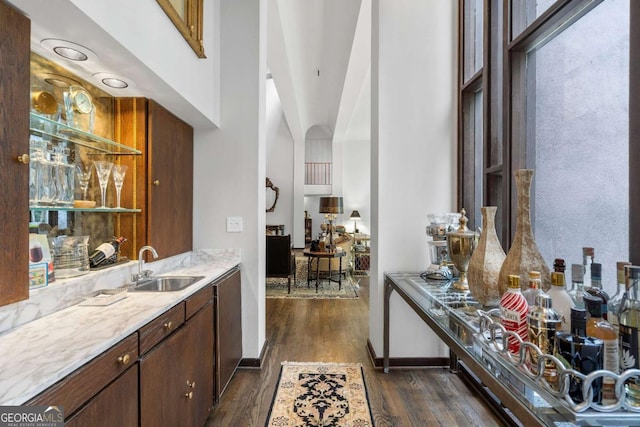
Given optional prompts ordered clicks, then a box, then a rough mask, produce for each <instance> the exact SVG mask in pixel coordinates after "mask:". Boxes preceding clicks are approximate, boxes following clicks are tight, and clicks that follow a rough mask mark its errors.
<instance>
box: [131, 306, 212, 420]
mask: <svg viewBox="0 0 640 427" xmlns="http://www.w3.org/2000/svg"><path fill="white" fill-rule="evenodd" d="M212 317H213V314H212V305H211V304H208V305H207V306H205V308H203V309H202V310H201V311H200V312H198V313H197V314H195V315H194V316H193V317H192V318H191V319H190V320H189V321H188V322H187V323H186V324H185V325H184V327H182V328H181V329H179V330H178V331H176V332H175V333H174V334H173V335H171V336H170V337H168V338H167V339H166V340H165V341H163V342H162V343H160V344H159V345H158V346H156V347H155V348H154V349H153V350H152V351H150V352H149V353H147V355H146V356H145V357H143V358H142V359H141V361H140V421H141V426H142V427H146V426H149V427H153V426H160V425H162V426H201V425H204V422H205V420H206V419H207V416H208V414H209V409H210V408H211V403H212V397H211V396H212V394H213V380H212V378H213V369H212V367H211V361H212V359H213V351H212V348H213V328H212V325H211V318H212ZM194 383H195V384H194Z"/></svg>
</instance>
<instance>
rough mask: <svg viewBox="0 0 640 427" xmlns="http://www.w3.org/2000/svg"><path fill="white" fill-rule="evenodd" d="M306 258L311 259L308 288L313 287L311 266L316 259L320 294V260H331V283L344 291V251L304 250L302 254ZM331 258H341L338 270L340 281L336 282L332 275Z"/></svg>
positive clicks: (308, 268) (308, 264)
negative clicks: (334, 283) (336, 284)
mask: <svg viewBox="0 0 640 427" xmlns="http://www.w3.org/2000/svg"><path fill="white" fill-rule="evenodd" d="M302 254H303V255H304V256H306V257H307V258H309V262H308V263H307V287H309V286H311V264H312V263H313V260H314V258H315V259H316V275H315V280H316V293H317V292H318V284H319V282H320V259H321V258H328V259H329V262H328V264H329V277H328V279H329V281H333V282H336V283H338V289H342V257H343V256H345V255H346V253H345V252H344V251H331V252H327V251H310V250H304V251H303V252H302ZM331 258H340V264H339V269H338V280H334V279H333V277H332V274H331Z"/></svg>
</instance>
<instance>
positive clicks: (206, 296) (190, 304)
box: [185, 285, 213, 319]
mask: <svg viewBox="0 0 640 427" xmlns="http://www.w3.org/2000/svg"><path fill="white" fill-rule="evenodd" d="M212 299H213V287H212V286H211V285H207V286H206V287H204V288H202V289H201V290H199V291H198V292H196V293H195V294H193V295H191V296H190V297H189V298H188V299H187V300H186V301H185V304H186V308H185V310H186V317H187V319H189V318H190V317H191V316H193V315H194V314H196V312H197V311H198V310H200V309H201V308H202V307H204V306H205V305H206V304H207V303H208V302H209V301H211V300H212Z"/></svg>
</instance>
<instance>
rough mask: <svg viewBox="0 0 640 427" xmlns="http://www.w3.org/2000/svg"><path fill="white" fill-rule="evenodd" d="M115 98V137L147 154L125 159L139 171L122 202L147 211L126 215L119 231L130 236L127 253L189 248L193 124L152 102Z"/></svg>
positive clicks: (165, 254) (162, 255)
mask: <svg viewBox="0 0 640 427" xmlns="http://www.w3.org/2000/svg"><path fill="white" fill-rule="evenodd" d="M115 102H116V108H115V111H116V113H115V115H116V121H117V122H118V123H119V126H117V127H116V129H115V134H116V139H117V140H118V141H120V142H121V143H122V144H125V145H127V146H130V147H133V148H136V149H139V150H142V152H143V153H142V155H141V156H135V157H132V158H128V159H127V158H123V159H122V162H123V163H126V162H128V166H129V168H134V169H135V172H134V173H132V174H129V175H131V177H130V179H131V180H133V182H134V185H133V188H134V190H133V191H132V192H131V193H130V194H126V195H125V194H123V203H126V204H125V206H133V207H136V208H138V209H142V213H141V214H139V215H135V216H131V215H128V216H121V219H120V221H119V223H118V227H119V229H118V230H117V233H116V234H119V235H123V236H125V237H126V236H130V238H129V240H130V241H131V244H130V245H123V247H122V254H123V255H124V256H127V257H129V258H130V259H137V257H138V250H139V248H140V247H142V246H144V245H151V246H153V247H154V248H155V249H156V250H157V252H158V255H160V258H167V257H170V256H172V255H177V254H180V253H183V252H187V251H190V250H191V249H192V248H193V128H192V127H191V126H189V125H188V124H187V123H185V122H183V121H182V120H180V119H179V118H177V117H176V116H174V115H173V114H171V113H170V112H169V111H168V110H166V109H165V108H163V107H162V106H161V105H160V104H158V103H157V102H154V101H152V100H148V99H145V98H117V99H116V101H115ZM129 175H128V178H129ZM125 197H126V199H125ZM134 230H135V233H134ZM133 236H135V238H134V237H133Z"/></svg>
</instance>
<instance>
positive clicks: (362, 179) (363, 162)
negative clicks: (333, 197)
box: [342, 141, 371, 234]
mask: <svg viewBox="0 0 640 427" xmlns="http://www.w3.org/2000/svg"><path fill="white" fill-rule="evenodd" d="M342 148H343V153H344V158H343V161H344V164H343V177H342V178H343V184H342V189H343V193H344V221H343V223H344V225H345V226H346V228H347V231H348V232H351V231H353V225H354V222H353V221H350V220H349V216H350V215H351V212H352V211H353V210H354V209H357V210H358V212H359V213H360V217H361V218H362V219H361V220H360V221H358V223H357V227H358V230H359V231H360V233H367V234H369V233H370V230H371V203H370V201H371V141H345V142H344V143H343V144H342Z"/></svg>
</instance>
